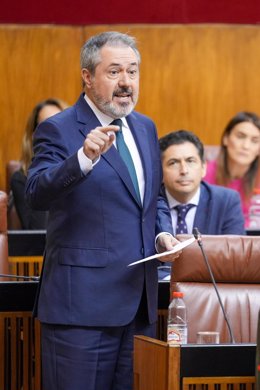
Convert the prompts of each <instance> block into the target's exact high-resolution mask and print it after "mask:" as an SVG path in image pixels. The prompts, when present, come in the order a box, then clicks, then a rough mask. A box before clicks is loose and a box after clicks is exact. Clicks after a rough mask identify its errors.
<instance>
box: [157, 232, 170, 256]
mask: <svg viewBox="0 0 260 390" xmlns="http://www.w3.org/2000/svg"><path fill="white" fill-rule="evenodd" d="M162 234H167V235H168V236H171V237H173V235H172V234H171V233H168V232H161V233H159V234H157V236H156V237H155V241H154V246H155V249H156V252H157V253H159V251H158V247H157V240H158V238H159V237H160V236H161V235H162Z"/></svg>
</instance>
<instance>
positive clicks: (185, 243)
mask: <svg viewBox="0 0 260 390" xmlns="http://www.w3.org/2000/svg"><path fill="white" fill-rule="evenodd" d="M194 241H195V238H194V237H191V238H189V239H188V240H185V241H182V242H180V243H179V244H176V245H175V246H174V247H173V249H172V250H170V251H166V252H163V253H156V254H155V255H153V256H149V257H145V258H144V259H141V260H137V261H134V262H133V263H130V264H128V267H130V266H132V265H135V264H139V263H143V262H145V261H148V260H152V259H158V258H159V257H163V256H167V255H170V254H172V253H176V252H178V251H180V250H181V249H184V248H186V246H188V245H190V244H192V243H193V242H194Z"/></svg>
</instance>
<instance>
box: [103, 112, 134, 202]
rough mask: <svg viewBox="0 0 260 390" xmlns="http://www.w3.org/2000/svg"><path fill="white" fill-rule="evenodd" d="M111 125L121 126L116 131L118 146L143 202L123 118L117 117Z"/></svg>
mask: <svg viewBox="0 0 260 390" xmlns="http://www.w3.org/2000/svg"><path fill="white" fill-rule="evenodd" d="M110 124H111V125H115V126H119V127H120V130H119V131H117V132H116V146H117V150H118V153H119V154H120V156H121V158H122V160H123V161H124V163H125V165H126V166H127V169H128V171H129V174H130V176H131V179H132V182H133V185H134V188H135V192H136V195H137V197H138V200H139V203H140V204H141V196H140V191H139V186H138V180H137V176H136V171H135V166H134V163H133V160H132V156H131V154H130V152H129V149H128V147H127V145H126V143H125V140H124V136H123V132H122V124H123V123H122V120H121V119H115V120H114V121H113V122H112V123H110Z"/></svg>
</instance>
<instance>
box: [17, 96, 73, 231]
mask: <svg viewBox="0 0 260 390" xmlns="http://www.w3.org/2000/svg"><path fill="white" fill-rule="evenodd" d="M67 107H68V105H67V103H65V102H63V101H62V100H60V99H56V98H49V99H46V100H43V101H41V102H39V103H38V104H37V105H36V106H35V107H34V108H33V110H32V112H31V114H30V116H29V118H28V120H27V124H26V127H25V132H24V136H23V139H22V150H21V159H20V162H21V168H20V170H18V171H16V172H14V174H13V175H12V178H11V197H12V201H13V203H14V205H15V208H16V211H17V214H18V217H19V219H20V222H21V227H22V229H29V230H37V229H45V228H46V223H47V217H48V213H47V212H45V211H40V210H32V209H31V208H30V207H29V206H28V204H27V203H26V202H25V198H24V188H25V183H26V179H27V171H28V167H29V165H30V163H31V160H32V156H33V133H34V131H35V129H36V127H37V125H38V124H39V123H41V122H43V121H44V120H45V119H47V118H49V117H51V116H53V115H55V114H58V113H59V112H61V111H63V110H64V109H65V108H67Z"/></svg>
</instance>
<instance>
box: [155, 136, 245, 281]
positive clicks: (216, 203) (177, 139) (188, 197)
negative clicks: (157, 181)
mask: <svg viewBox="0 0 260 390" xmlns="http://www.w3.org/2000/svg"><path fill="white" fill-rule="evenodd" d="M159 143H160V150H161V159H162V167H163V186H162V191H163V192H164V193H165V195H166V198H167V201H168V205H169V208H170V211H171V217H172V226H173V232H174V234H175V235H177V234H192V231H193V228H194V227H197V228H198V229H199V231H200V233H202V234H213V235H215V234H239V235H243V234H245V231H244V217H243V213H242V209H241V203H240V198H239V194H238V193H237V192H236V191H234V190H231V189H227V188H224V187H221V186H215V185H210V184H208V183H205V182H204V181H202V179H203V177H204V176H205V173H206V163H205V158H204V147H203V144H202V143H201V141H200V140H199V138H198V137H197V136H196V135H195V134H193V133H192V132H190V131H186V130H179V131H176V132H172V133H170V134H167V135H165V136H164V137H162V138H160V140H159ZM167 267H168V264H165V263H164V265H163V266H162V267H159V279H160V280H162V279H165V280H167V279H169V277H170V263H169V267H168V268H167Z"/></svg>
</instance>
